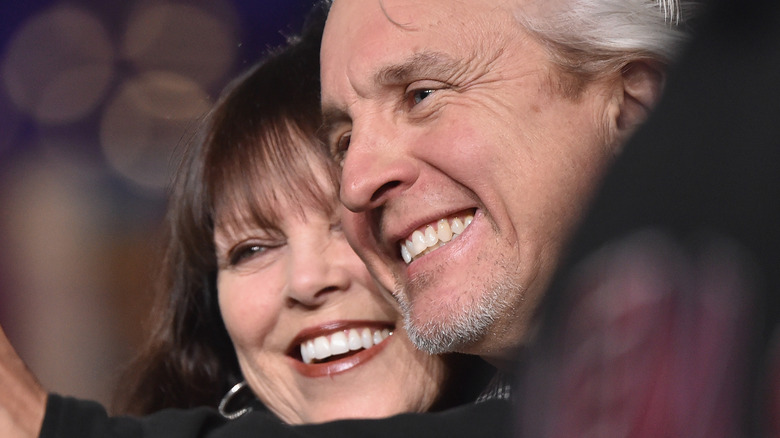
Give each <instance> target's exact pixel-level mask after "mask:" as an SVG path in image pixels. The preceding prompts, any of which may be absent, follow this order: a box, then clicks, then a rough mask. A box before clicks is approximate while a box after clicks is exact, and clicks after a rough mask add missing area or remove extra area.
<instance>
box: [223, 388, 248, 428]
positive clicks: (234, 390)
mask: <svg viewBox="0 0 780 438" xmlns="http://www.w3.org/2000/svg"><path fill="white" fill-rule="evenodd" d="M246 387H247V383H246V380H242V381H241V382H238V383H236V384H235V385H233V387H232V388H230V390H229V391H228V392H227V394H225V396H224V397H222V400H220V401H219V406H218V407H217V410H218V411H219V414H220V415H222V416H223V417H225V418H227V419H228V420H235V419H236V418H238V417H240V416H242V415H244V414H246V413H247V412H249V411H251V410H252V407H251V406H247V407H245V408H241V409H239V410H237V411H234V412H228V411H227V407H228V405H229V404H230V402H231V401H233V398H235V396H236V394H238V393H239V392H241V390H243V389H244V388H246Z"/></svg>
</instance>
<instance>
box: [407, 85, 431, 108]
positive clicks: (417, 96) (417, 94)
mask: <svg viewBox="0 0 780 438" xmlns="http://www.w3.org/2000/svg"><path fill="white" fill-rule="evenodd" d="M433 92H434V90H432V89H429V88H428V89H423V90H416V91H413V92H412V101H413V102H414V104H415V105H417V104H419V103H420V102H422V101H423V100H425V98H426V97H428V96H430V95H431V94H433Z"/></svg>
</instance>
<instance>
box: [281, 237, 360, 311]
mask: <svg viewBox="0 0 780 438" xmlns="http://www.w3.org/2000/svg"><path fill="white" fill-rule="evenodd" d="M291 246H293V245H291ZM342 246H345V245H339V244H338V242H336V241H334V239H333V238H330V237H329V238H319V239H311V240H307V241H305V242H302V243H300V244H298V245H295V246H293V247H292V250H291V254H292V256H291V260H290V265H289V267H288V280H287V287H288V293H287V295H288V299H289V300H290V302H291V303H292V304H296V303H300V304H302V305H303V306H306V307H317V306H321V305H323V304H324V303H325V302H327V300H328V299H330V298H332V295H334V294H338V293H341V292H345V291H347V290H348V289H349V287H350V284H351V281H352V279H351V277H350V274H349V270H348V269H347V268H346V266H345V264H344V254H342V252H343V249H342V248H341V247H342Z"/></svg>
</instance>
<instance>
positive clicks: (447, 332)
mask: <svg viewBox="0 0 780 438" xmlns="http://www.w3.org/2000/svg"><path fill="white" fill-rule="evenodd" d="M420 280H421V281H419V282H418V284H417V285H416V286H418V287H419V286H421V284H423V283H425V282H426V279H420ZM484 286H485V290H483V292H482V293H481V294H480V295H479V297H478V298H477V299H476V300H475V301H474V302H472V303H469V304H468V305H467V306H463V305H461V306H459V307H457V308H452V306H450V308H446V309H441V310H440V311H439V314H440V315H446V316H442V317H440V318H437V319H436V320H428V321H424V322H422V321H413V315H412V305H411V303H410V302H409V300H408V299H407V295H406V294H404V293H401V292H400V291H396V293H395V297H396V299H397V300H398V304H399V306H400V308H401V312H402V314H403V316H404V328H405V329H406V331H407V334H408V336H409V339H410V340H411V341H412V343H413V344H414V345H415V346H416V347H417V348H418V349H420V350H422V351H425V352H427V353H429V354H442V353H450V352H455V351H462V350H464V349H465V348H466V347H468V346H469V345H473V344H475V343H477V342H479V341H480V340H482V339H483V338H484V337H485V336H487V335H489V334H490V333H491V330H490V328H491V326H492V325H493V324H494V323H495V321H496V320H497V319H498V317H499V316H500V315H501V314H503V313H505V312H508V311H509V309H511V308H512V305H511V304H510V302H511V299H510V297H513V296H515V295H516V294H519V293H520V287H519V286H517V285H516V284H515V282H513V281H496V279H493V281H488V282H486V283H485V285H484ZM412 287H415V285H412ZM464 307H465V308H464Z"/></svg>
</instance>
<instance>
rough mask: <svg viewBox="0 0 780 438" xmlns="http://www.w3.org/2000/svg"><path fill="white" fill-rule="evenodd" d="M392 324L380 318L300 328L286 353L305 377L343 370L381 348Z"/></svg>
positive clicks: (366, 358)
mask: <svg viewBox="0 0 780 438" xmlns="http://www.w3.org/2000/svg"><path fill="white" fill-rule="evenodd" d="M392 329H393V325H392V323H388V322H379V321H337V322H330V323H327V324H323V325H320V326H317V327H314V328H310V329H306V330H304V331H302V332H301V333H300V334H299V335H298V336H296V337H295V339H294V340H293V342H292V344H291V346H290V351H289V356H291V357H292V358H293V359H294V363H293V364H294V366H295V368H296V369H297V370H298V371H299V372H300V373H301V374H303V375H305V376H307V377H321V376H327V375H332V374H335V373H340V372H344V371H346V370H348V369H351V368H353V367H355V366H357V365H359V364H361V363H363V362H365V361H367V360H368V359H370V358H372V357H373V356H375V355H376V354H377V353H379V352H380V351H382V350H383V349H384V347H385V346H386V344H387V342H385V341H386V340H387V338H388V337H390V336H391V335H392Z"/></svg>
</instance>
